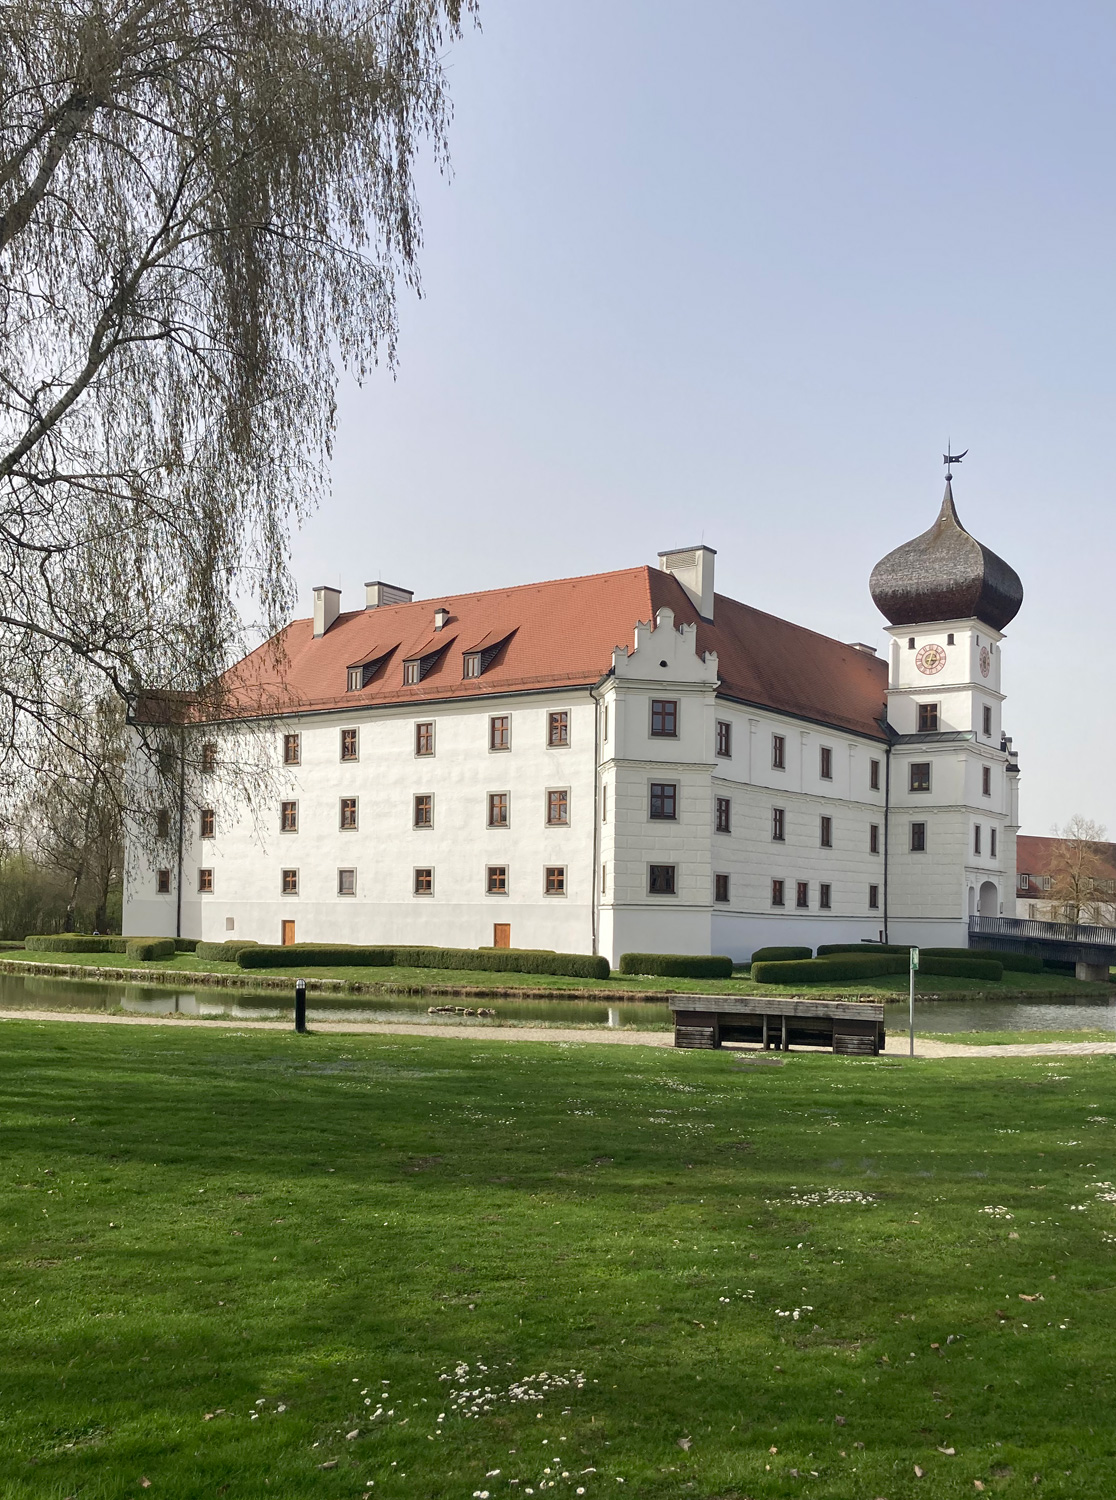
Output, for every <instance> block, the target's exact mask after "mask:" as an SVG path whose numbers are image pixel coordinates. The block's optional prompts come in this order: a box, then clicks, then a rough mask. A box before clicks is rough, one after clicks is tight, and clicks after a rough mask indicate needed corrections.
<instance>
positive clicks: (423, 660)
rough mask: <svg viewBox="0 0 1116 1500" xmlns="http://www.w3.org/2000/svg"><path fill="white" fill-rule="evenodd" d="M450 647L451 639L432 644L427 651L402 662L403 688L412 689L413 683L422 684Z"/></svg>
mask: <svg viewBox="0 0 1116 1500" xmlns="http://www.w3.org/2000/svg"><path fill="white" fill-rule="evenodd" d="M452 645H453V641H452V639H451V640H448V641H445V642H442V641H439V642H438V644H437V645H436V646H435V645H433V644H432V645H431V646H430V648H429V649H428V650H426V651H422V652H420V653H419V654H418V655H417V656H412V657H409V658H408V659H407V660H406V661H404V663H403V685H404V687H413V686H414V685H415V683H418V682H422V680H423V679H424V678H425V677H427V676H428V675H429V674H430V673H431V672H432V671H433V670H434V668H435V667H436V666H437V665H438V663H439V662H440V661H441V660H442V658H443V656H445V654H446V652H447V651H448V650H449V648H450V647H451V646H452Z"/></svg>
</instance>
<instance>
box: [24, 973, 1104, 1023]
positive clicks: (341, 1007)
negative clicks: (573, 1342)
mask: <svg viewBox="0 0 1116 1500" xmlns="http://www.w3.org/2000/svg"><path fill="white" fill-rule="evenodd" d="M429 1003H430V1002H429V1000H428V999H427V998H426V997H424V996H419V995H375V996H357V995H346V996H338V997H336V998H334V997H331V996H329V995H311V996H310V998H309V1007H308V1010H309V1018H310V1020H311V1021H313V1020H314V1019H317V1020H319V1021H407V1022H409V1023H415V1024H422V1025H440V1026H445V1025H450V1026H454V1025H457V1026H461V1027H462V1028H463V1029H466V1028H475V1027H478V1026H480V1027H488V1028H490V1029H491V1028H494V1027H495V1028H498V1027H501V1026H567V1027H574V1028H576V1027H579V1026H589V1027H611V1028H613V1029H617V1028H619V1029H623V1028H625V1027H627V1028H631V1029H635V1030H640V1031H660V1030H667V1029H669V1027H670V1025H671V1017H670V1011H669V1009H668V1007H667V1006H666V1005H664V1004H662V1003H657V1002H647V1003H644V1004H640V1003H638V1002H633V1003H629V1004H621V1005H616V1004H609V1002H608V998H607V996H606V997H602V998H601V999H597V998H587V999H585V1000H566V999H563V1000H515V999H504V998H502V997H501V998H492V999H488V1000H486V1001H485V1002H484V1004H485V1007H486V1008H487V1009H490V1010H492V1011H494V1012H495V1014H494V1015H492V1016H475V1015H474V1016H465V1015H458V1014H455V1015H445V1014H439V1015H429V1014H428V1013H427V1012H428V1006H429ZM293 1005H294V1000H293V996H292V997H291V999H290V1000H289V1001H288V1000H287V997H286V996H283V995H279V996H277V995H274V994H271V993H267V992H263V993H258V994H254V993H253V992H252V991H249V990H218V989H213V990H210V989H197V990H187V989H182V990H175V989H170V988H167V987H165V986H160V987H155V986H153V985H142V984H94V983H89V982H87V981H84V980H79V979H51V978H46V977H41V976H38V975H28V977H27V978H23V977H22V976H20V975H17V974H0V1009H2V1010H58V1011H65V1010H81V1011H98V1010H102V1011H114V1010H115V1011H128V1012H131V1013H133V1014H135V1015H148V1016H166V1015H180V1016H201V1017H213V1018H225V1019H228V1020H235V1021H271V1020H285V1019H288V1018H293ZM906 1024H907V1010H906V1006H905V1005H902V1006H900V1005H889V1006H888V1008H887V1027H888V1031H889V1032H895V1033H898V1032H901V1031H903V1030H904V1029H905V1027H906ZM915 1029H916V1031H919V1032H927V1031H935V1032H950V1031H1080V1030H1091V1031H1111V1032H1112V1033H1113V1037H1114V1039H1116V999H1113V1000H1108V1001H1098V1000H1097V999H1096V998H1095V997H1094V998H1090V999H1088V1000H1082V1001H1079V1002H1078V1001H1073V1000H1059V1001H1052V1000H1042V1001H1034V1002H1031V1001H1018V1000H1013V1001H995V1000H985V1001H967V1002H966V1001H962V1000H924V1001H921V1002H919V1001H916V1002H915Z"/></svg>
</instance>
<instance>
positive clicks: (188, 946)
mask: <svg viewBox="0 0 1116 1500" xmlns="http://www.w3.org/2000/svg"><path fill="white" fill-rule="evenodd" d="M197 946H198V939H197V938H175V940H174V951H175V952H176V953H194V952H195V951H196V950H197Z"/></svg>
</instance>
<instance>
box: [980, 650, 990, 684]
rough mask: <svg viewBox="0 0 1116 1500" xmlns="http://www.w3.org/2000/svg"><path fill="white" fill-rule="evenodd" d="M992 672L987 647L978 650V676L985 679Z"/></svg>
mask: <svg viewBox="0 0 1116 1500" xmlns="http://www.w3.org/2000/svg"><path fill="white" fill-rule="evenodd" d="M991 670H992V657H991V655H990V653H989V650H988V647H987V646H982V647H981V648H980V675H981V676H982V677H987V676H988V674H989V672H991Z"/></svg>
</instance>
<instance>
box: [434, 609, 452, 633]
mask: <svg viewBox="0 0 1116 1500" xmlns="http://www.w3.org/2000/svg"><path fill="white" fill-rule="evenodd" d="M449 618H450V612H449V610H448V609H441V608H439V609H436V610H435V611H434V629H435V630H444V629H445V628H446V626H447V625H448V624H449Z"/></svg>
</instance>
